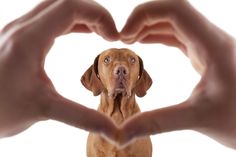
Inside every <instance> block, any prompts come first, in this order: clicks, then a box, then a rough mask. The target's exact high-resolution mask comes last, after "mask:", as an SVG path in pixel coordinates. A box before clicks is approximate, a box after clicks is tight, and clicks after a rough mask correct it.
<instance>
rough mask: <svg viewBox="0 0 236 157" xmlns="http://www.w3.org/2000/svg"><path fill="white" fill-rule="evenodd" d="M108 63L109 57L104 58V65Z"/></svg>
mask: <svg viewBox="0 0 236 157" xmlns="http://www.w3.org/2000/svg"><path fill="white" fill-rule="evenodd" d="M110 61H111V57H110V56H107V57H105V58H104V63H105V64H109V63H110Z"/></svg>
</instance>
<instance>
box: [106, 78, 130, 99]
mask: <svg viewBox="0 0 236 157" xmlns="http://www.w3.org/2000/svg"><path fill="white" fill-rule="evenodd" d="M118 95H121V96H122V97H130V96H131V91H130V90H129V88H128V84H127V81H126V80H125V79H119V80H117V81H115V85H114V88H113V89H112V90H111V92H110V93H109V96H111V97H112V98H113V99H115V98H116V97H117V96H118Z"/></svg>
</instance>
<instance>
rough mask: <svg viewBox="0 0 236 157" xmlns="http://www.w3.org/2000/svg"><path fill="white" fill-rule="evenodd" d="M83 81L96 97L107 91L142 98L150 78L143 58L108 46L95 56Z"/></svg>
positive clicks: (113, 96) (148, 85) (129, 51)
mask: <svg viewBox="0 0 236 157" xmlns="http://www.w3.org/2000/svg"><path fill="white" fill-rule="evenodd" d="M81 82H82V84H83V85H84V86H85V87H86V88H87V89H88V90H90V91H92V92H93V94H94V95H95V96H97V95H99V94H100V93H101V92H106V93H107V94H108V96H109V97H112V98H115V97H116V96H117V95H118V94H122V96H127V97H130V96H131V95H132V94H134V93H135V94H136V95H137V96H139V97H143V96H144V95H145V94H146V91H147V90H148V89H149V88H150V86H151V84H152V79H151V77H150V76H149V74H148V73H147V72H146V70H145V69H144V67H143V61H142V59H141V58H140V57H139V56H137V55H136V54H135V53H134V52H132V51H131V50H129V49H109V50H106V51H104V52H102V53H101V54H100V55H98V56H97V57H96V58H95V60H94V63H93V65H92V66H90V68H89V69H88V70H87V71H86V72H85V73H84V75H83V76H82V78H81Z"/></svg>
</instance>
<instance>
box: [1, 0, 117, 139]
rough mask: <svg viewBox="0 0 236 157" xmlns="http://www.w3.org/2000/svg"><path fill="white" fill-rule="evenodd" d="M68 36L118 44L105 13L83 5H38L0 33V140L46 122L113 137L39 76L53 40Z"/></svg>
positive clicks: (63, 0)
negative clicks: (90, 36)
mask: <svg viewBox="0 0 236 157" xmlns="http://www.w3.org/2000/svg"><path fill="white" fill-rule="evenodd" d="M102 28H103V29H102ZM71 32H78V33H79V32H81V33H90V32H95V33H97V34H98V35H100V36H101V37H103V38H104V39H106V40H109V41H114V40H117V39H118V38H119V34H118V33H117V30H116V28H115V24H114V21H113V20H112V17H111V15H110V14H109V13H108V12H107V10H106V9H104V8H103V7H101V6H100V5H99V4H97V3H95V2H94V1H83V0H46V1H43V2H42V3H41V4H39V5H38V6H37V7H36V8H34V9H33V10H32V11H30V12H29V13H27V14H26V15H24V16H22V17H20V18H19V19H16V20H15V21H13V22H12V23H10V24H8V25H7V26H6V27H5V28H4V29H3V30H2V31H1V33H0V89H1V90H0V137H7V136H12V135H15V134H18V133H20V132H22V131H24V130H25V129H27V128H28V127H30V126H31V125H33V124H34V123H36V122H38V121H41V120H47V119H53V120H57V121H61V122H64V123H67V124H69V125H72V126H75V127H78V128H81V129H85V130H88V131H91V132H97V133H101V134H106V136H108V137H111V138H112V136H113V134H115V133H116V131H117V130H116V126H115V125H114V124H113V122H112V121H110V120H109V119H108V118H107V117H106V116H104V115H103V114H100V113H99V112H97V111H95V110H92V109H89V108H86V107H84V106H82V105H80V104H78V103H75V102H72V101H70V100H67V99H65V98H64V97H62V96H61V95H59V94H58V93H57V92H56V90H55V89H54V87H53V84H52V82H51V81H50V79H49V78H48V77H47V75H46V73H45V71H44V61H45V57H46V55H47V53H48V51H49V50H50V48H51V47H52V46H53V43H54V40H55V39H56V38H57V37H59V36H61V35H65V34H68V33H71ZM94 119H96V122H95V121H94Z"/></svg>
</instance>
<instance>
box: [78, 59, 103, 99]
mask: <svg viewBox="0 0 236 157" xmlns="http://www.w3.org/2000/svg"><path fill="white" fill-rule="evenodd" d="M98 59H99V55H98V56H97V57H96V58H95V60H94V63H93V65H91V66H90V67H89V68H88V70H86V72H85V73H84V74H83V76H82V77H81V83H82V84H83V85H84V87H85V88H87V89H88V90H90V91H92V92H93V95H94V96H97V95H99V94H101V92H102V90H103V88H104V87H103V85H102V82H101V80H100V79H99V75H98Z"/></svg>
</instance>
